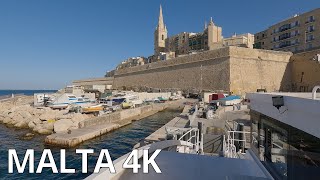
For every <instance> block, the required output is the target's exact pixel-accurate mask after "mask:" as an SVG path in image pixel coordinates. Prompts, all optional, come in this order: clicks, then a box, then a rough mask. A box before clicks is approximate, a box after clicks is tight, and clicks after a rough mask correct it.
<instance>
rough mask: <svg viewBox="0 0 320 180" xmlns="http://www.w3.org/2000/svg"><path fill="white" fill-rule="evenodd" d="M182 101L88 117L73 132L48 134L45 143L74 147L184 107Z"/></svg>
mask: <svg viewBox="0 0 320 180" xmlns="http://www.w3.org/2000/svg"><path fill="white" fill-rule="evenodd" d="M182 102H183V100H178V101H170V102H166V103H163V104H152V105H147V106H142V107H138V108H134V109H127V110H122V111H118V112H115V113H111V114H108V115H104V116H100V117H95V118H91V119H87V120H84V121H82V122H80V123H79V129H76V130H72V131H71V133H67V132H63V133H56V134H51V135H49V136H47V137H46V139H45V143H46V144H48V145H54V146H61V147H67V148H69V147H74V146H77V145H79V144H80V143H82V142H84V141H86V140H89V139H92V138H95V137H98V136H101V135H103V134H105V133H108V132H110V131H113V130H116V129H118V128H120V127H123V126H125V125H128V124H130V123H132V121H135V120H140V119H142V118H145V117H147V116H150V115H152V114H155V113H157V112H159V111H162V110H164V109H166V108H175V109H176V108H183V105H182Z"/></svg>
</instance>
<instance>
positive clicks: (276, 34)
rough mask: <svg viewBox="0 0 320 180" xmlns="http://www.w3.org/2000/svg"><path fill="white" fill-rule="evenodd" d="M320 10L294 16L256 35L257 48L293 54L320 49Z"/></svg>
mask: <svg viewBox="0 0 320 180" xmlns="http://www.w3.org/2000/svg"><path fill="white" fill-rule="evenodd" d="M319 20H320V8H318V9H315V10H312V11H309V12H306V13H303V14H301V15H294V16H293V17H291V18H289V19H286V20H284V21H281V22H279V23H277V24H274V25H272V26H270V27H269V28H267V29H266V30H264V31H261V32H258V33H256V34H255V48H258V49H269V50H276V51H291V52H293V53H297V52H301V51H306V50H312V49H317V48H319V47H320V23H319Z"/></svg>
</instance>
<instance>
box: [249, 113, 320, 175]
mask: <svg viewBox="0 0 320 180" xmlns="http://www.w3.org/2000/svg"><path fill="white" fill-rule="evenodd" d="M251 122H252V125H251V132H252V134H251V135H252V141H251V143H252V145H251V148H252V150H253V152H254V153H255V154H256V155H257V157H258V158H259V159H260V161H261V162H262V164H263V165H264V166H265V167H266V168H267V169H268V171H269V172H270V173H271V175H272V176H274V178H275V179H320V178H319V177H320V139H319V138H317V137H314V136H312V135H310V134H307V133H306V132H304V131H301V130H299V129H297V128H294V127H292V126H289V125H287V124H284V123H281V122H279V121H277V120H275V119H272V118H270V117H267V116H265V115H263V114H259V113H258V112H254V111H253V112H251ZM255 138H257V140H256V141H254V139H255Z"/></svg>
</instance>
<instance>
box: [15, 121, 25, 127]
mask: <svg viewBox="0 0 320 180" xmlns="http://www.w3.org/2000/svg"><path fill="white" fill-rule="evenodd" d="M14 127H16V128H28V124H27V122H25V121H20V122H18V123H16V124H15V125H14Z"/></svg>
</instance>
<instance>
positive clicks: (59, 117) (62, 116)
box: [56, 113, 74, 120]
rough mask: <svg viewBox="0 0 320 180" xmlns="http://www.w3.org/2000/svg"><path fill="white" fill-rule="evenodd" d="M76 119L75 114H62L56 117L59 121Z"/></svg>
mask: <svg viewBox="0 0 320 180" xmlns="http://www.w3.org/2000/svg"><path fill="white" fill-rule="evenodd" d="M73 117H74V114H73V113H68V114H61V115H59V116H57V117H56V119H57V120H60V119H72V118H73Z"/></svg>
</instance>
